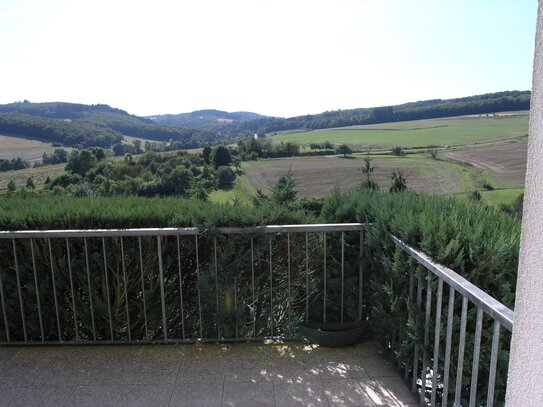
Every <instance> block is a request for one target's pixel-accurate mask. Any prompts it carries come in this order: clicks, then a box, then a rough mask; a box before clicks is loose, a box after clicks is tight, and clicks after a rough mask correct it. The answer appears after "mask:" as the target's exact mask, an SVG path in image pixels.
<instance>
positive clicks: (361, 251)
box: [358, 229, 364, 321]
mask: <svg viewBox="0 0 543 407" xmlns="http://www.w3.org/2000/svg"><path fill="white" fill-rule="evenodd" d="M358 255H359V257H360V259H359V260H358V320H359V321H361V320H362V299H363V298H362V297H363V292H362V287H363V282H364V266H363V265H362V262H363V261H362V259H363V256H364V229H362V230H361V231H360V247H359V253H358Z"/></svg>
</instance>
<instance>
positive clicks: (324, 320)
mask: <svg viewBox="0 0 543 407" xmlns="http://www.w3.org/2000/svg"><path fill="white" fill-rule="evenodd" d="M322 240H323V250H324V259H323V266H324V267H323V269H324V270H323V273H324V276H323V279H324V287H323V294H322V296H323V309H322V311H323V312H322V320H323V323H325V324H326V232H322Z"/></svg>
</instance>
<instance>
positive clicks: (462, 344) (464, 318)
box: [454, 297, 468, 406]
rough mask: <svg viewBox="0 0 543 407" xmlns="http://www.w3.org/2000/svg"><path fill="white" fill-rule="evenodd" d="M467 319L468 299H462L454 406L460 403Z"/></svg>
mask: <svg viewBox="0 0 543 407" xmlns="http://www.w3.org/2000/svg"><path fill="white" fill-rule="evenodd" d="M467 318H468V299H467V298H466V297H463V298H462V316H461V317H460V341H459V344H458V361H457V364H456V383H455V384H456V388H455V394H454V405H455V406H460V403H461V401H462V373H463V369H464V349H465V345H466V322H467Z"/></svg>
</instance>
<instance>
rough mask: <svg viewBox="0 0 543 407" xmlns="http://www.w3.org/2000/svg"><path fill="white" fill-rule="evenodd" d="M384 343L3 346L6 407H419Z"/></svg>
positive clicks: (1, 396)
mask: <svg viewBox="0 0 543 407" xmlns="http://www.w3.org/2000/svg"><path fill="white" fill-rule="evenodd" d="M416 405H417V402H416V400H415V398H414V396H413V395H412V394H411V393H410V392H409V390H408V388H407V387H406V386H405V384H404V383H403V381H402V379H401V377H400V375H399V373H398V372H397V371H396V370H395V368H394V366H393V365H392V364H391V362H390V360H389V358H388V357H387V356H386V355H385V354H384V352H383V351H382V349H381V348H380V347H379V345H378V344H377V343H375V342H372V341H366V342H363V343H360V344H358V345H356V346H352V347H348V348H337V349H327V348H319V347H314V346H310V345H305V344H303V343H297V342H288V343H284V344H277V343H273V344H261V343H244V344H228V345H225V344H206V345H200V346H198V345H156V346H154V345H147V346H88V347H87V346H80V347H4V348H1V347H0V406H40V407H44V406H206V407H211V406H228V407H239V406H248V407H249V406H250V407H253V406H255V407H256V406H279V407H282V406H315V407H316V406H357V407H360V406H395V407H398V406H413V407H414V406H416Z"/></svg>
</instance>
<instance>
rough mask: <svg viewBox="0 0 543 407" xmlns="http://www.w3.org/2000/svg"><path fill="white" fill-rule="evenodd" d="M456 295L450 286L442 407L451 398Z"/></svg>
mask: <svg viewBox="0 0 543 407" xmlns="http://www.w3.org/2000/svg"><path fill="white" fill-rule="evenodd" d="M454 293H455V290H454V288H453V287H452V286H449V304H448V306H447V338H446V339H445V364H444V366H443V395H442V396H441V405H442V406H443V407H447V401H448V396H449V376H450V370H451V348H452V330H453V316H454Z"/></svg>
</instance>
